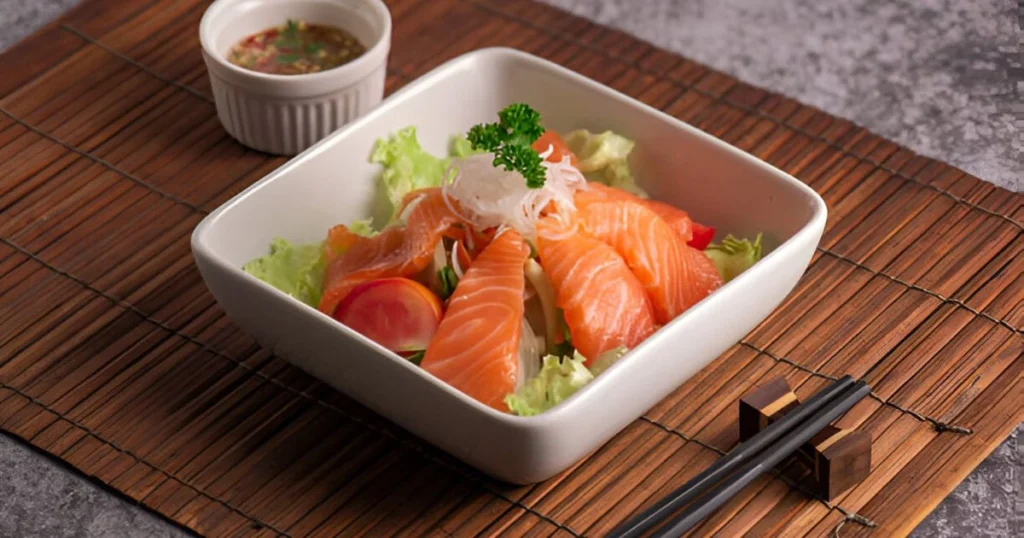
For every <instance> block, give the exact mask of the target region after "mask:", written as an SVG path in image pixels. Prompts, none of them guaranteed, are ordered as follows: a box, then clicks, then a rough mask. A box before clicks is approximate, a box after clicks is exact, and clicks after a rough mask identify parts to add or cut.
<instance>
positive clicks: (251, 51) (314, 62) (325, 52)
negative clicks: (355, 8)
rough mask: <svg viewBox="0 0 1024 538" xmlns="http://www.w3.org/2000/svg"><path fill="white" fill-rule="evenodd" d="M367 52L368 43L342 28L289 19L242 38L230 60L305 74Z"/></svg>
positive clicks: (271, 70) (255, 68)
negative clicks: (363, 42)
mask: <svg viewBox="0 0 1024 538" xmlns="http://www.w3.org/2000/svg"><path fill="white" fill-rule="evenodd" d="M364 52H366V47H365V46H364V45H363V44H362V43H360V42H359V40H358V39H356V38H355V37H353V36H352V34H349V33H348V32H346V31H345V30H342V29H341V28H337V27H334V26H327V25H323V24H307V23H306V22H304V21H296V20H293V19H288V22H287V23H285V24H283V25H281V26H277V27H275V28H268V29H266V30H264V31H262V32H259V33H256V34H253V35H251V36H249V37H246V38H245V39H243V40H241V41H239V42H238V44H237V45H235V46H234V47H232V49H231V53H230V54H229V55H228V61H229V62H231V63H233V64H235V65H237V66H239V67H244V68H245V69H249V70H251V71H258V72H260V73H269V74H273V75H302V74H306V73H317V72H320V71H326V70H328V69H334V68H335V67H338V66H341V65H344V64H346V63H348V62H351V61H352V60H354V59H356V58H358V57H359V56H361V55H362V54H363V53H364Z"/></svg>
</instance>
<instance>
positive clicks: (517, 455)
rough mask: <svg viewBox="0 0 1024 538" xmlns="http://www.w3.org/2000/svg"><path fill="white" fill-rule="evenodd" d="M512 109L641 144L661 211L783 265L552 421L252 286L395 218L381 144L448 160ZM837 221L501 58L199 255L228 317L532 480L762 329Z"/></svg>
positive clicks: (445, 75)
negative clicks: (749, 240)
mask: <svg viewBox="0 0 1024 538" xmlns="http://www.w3.org/2000/svg"><path fill="white" fill-rule="evenodd" d="M512 102H525V103H529V104H530V105H531V106H533V107H535V108H536V109H537V110H538V111H540V113H541V115H542V118H543V121H544V124H545V126H546V127H548V128H550V129H555V130H557V131H562V132H564V131H567V130H570V129H575V128H588V129H590V130H592V131H593V130H605V129H611V130H613V131H616V132H618V133H621V134H623V135H626V136H628V137H630V138H632V139H635V140H636V142H637V144H636V149H635V150H634V153H633V155H632V156H631V162H632V164H633V167H634V170H635V173H636V174H637V176H638V177H639V178H641V184H642V185H643V186H644V187H645V188H647V189H648V191H649V192H650V193H651V194H652V197H654V198H657V199H661V200H665V201H668V202H671V203H673V204H675V205H678V206H679V207H682V208H684V209H686V210H687V211H689V212H690V213H691V214H692V215H693V216H694V217H695V218H696V220H698V221H700V222H702V223H707V224H709V225H712V226H715V227H716V228H717V229H718V230H719V231H720V233H733V234H737V235H740V236H747V237H750V236H753V235H754V234H756V233H757V232H763V233H764V236H765V239H766V246H767V247H768V249H769V250H770V253H768V254H767V255H766V256H765V257H764V259H763V260H762V261H761V262H759V263H758V264H756V265H755V266H754V267H753V268H751V269H750V270H748V271H747V272H745V273H744V274H742V275H741V276H740V277H739V278H736V279H735V280H733V281H732V282H730V283H728V284H727V285H725V286H723V287H722V288H721V289H720V290H718V291H716V292H715V293H714V294H712V295H711V296H709V297H708V298H707V299H705V300H704V301H702V302H701V303H699V304H697V305H696V306H694V307H693V308H691V309H690V310H689V311H687V312H686V313H684V314H683V315H681V316H680V317H678V318H677V319H675V320H674V321H673V322H672V323H670V324H668V325H666V326H665V327H663V328H662V329H661V330H659V331H658V332H657V333H655V334H654V335H653V336H652V337H651V338H649V339H648V340H647V341H645V342H644V343H643V344H641V345H640V346H638V347H636V348H635V349H634V350H632V352H631V353H630V354H629V355H628V356H627V357H626V358H625V359H623V360H621V361H620V362H618V363H617V364H615V365H614V366H613V367H612V368H610V369H609V370H608V371H606V372H605V373H604V374H603V375H601V376H599V377H598V378H597V379H596V380H595V381H594V382H592V383H591V384H590V385H588V386H587V387H585V388H584V389H583V390H581V391H580V392H578V393H577V394H575V395H574V396H573V397H572V398H570V399H568V400H566V401H565V402H563V403H562V404H560V405H559V406H557V407H555V408H554V409H552V410H550V411H548V412H546V413H543V414H541V415H538V416H535V417H517V416H512V415H508V414H502V413H500V412H497V411H495V410H493V409H490V408H488V407H486V406H484V405H482V404H480V403H478V402H476V401H475V400H473V399H471V398H469V397H467V396H465V395H464V394H462V393H460V392H458V391H456V390H454V389H452V388H451V387H449V386H448V385H446V384H445V383H443V382H441V381H440V380H438V379H436V378H434V377H433V376H431V375H430V374H428V373H426V372H425V371H423V370H421V369H419V368H418V367H416V366H414V365H413V364H411V363H409V362H408V361H405V360H403V359H401V358H399V357H397V356H396V355H392V354H390V353H388V352H386V351H385V350H384V349H383V348H381V347H380V346H378V345H376V344H375V343H373V342H371V341H369V340H368V339H366V338H364V337H362V336H361V335H359V334H357V333H355V332H353V331H351V330H349V329H348V328H347V327H344V326H342V325H341V324H339V323H337V322H335V321H334V320H332V319H331V318H330V317H328V316H326V315H323V314H321V313H320V312H318V311H317V310H315V309H313V308H309V307H307V306H306V305H304V304H301V303H299V302H298V301H296V300H293V299H292V298H291V297H288V296H287V295H285V294H283V293H281V292H279V291H277V290H275V289H274V288H272V287H270V286H268V285H266V284H264V283H262V282H260V281H258V280H256V279H255V278H252V277H250V276H249V275H247V274H245V273H243V272H242V270H241V267H242V265H243V264H244V263H245V262H247V261H249V260H250V259H252V258H255V257H257V256H261V255H263V254H265V253H266V251H267V246H268V244H269V243H270V240H271V239H272V238H273V237H275V236H280V237H284V238H286V239H288V240H290V241H300V242H307V241H319V240H322V239H323V237H324V234H325V232H326V231H327V229H328V228H329V227H330V226H333V225H335V224H338V223H346V222H349V221H351V220H352V219H356V218H365V217H367V216H370V215H373V214H375V213H379V212H380V211H381V210H380V209H377V210H375V209H374V208H375V207H381V205H382V204H380V203H379V202H380V200H378V196H379V195H378V194H377V189H376V185H375V182H376V178H377V176H378V174H379V172H380V170H379V168H378V167H377V166H376V165H371V164H369V163H368V162H367V157H368V156H369V153H370V151H371V148H372V147H373V144H374V141H375V140H376V139H377V138H379V137H383V136H386V135H388V134H389V133H392V132H394V131H397V130H398V129H400V128H402V127H405V126H408V125H415V126H416V127H417V129H418V134H419V137H420V140H421V142H422V143H423V145H424V147H425V148H427V149H428V150H431V151H433V152H435V153H436V154H443V153H444V152H445V151H446V149H447V146H448V141H449V139H450V137H451V136H452V135H453V134H455V133H460V132H465V131H466V130H467V129H468V128H469V127H470V126H472V125H474V124H476V123H479V122H484V121H493V120H494V117H495V114H496V113H497V111H498V110H500V109H501V108H503V107H504V106H506V105H508V104H509V103H512ZM385 209H386V206H385ZM385 214H386V213H385ZM825 215H826V209H825V204H824V202H823V201H822V200H821V198H820V197H819V196H818V195H817V194H816V193H814V191H812V190H811V189H809V188H808V187H806V186H805V185H803V184H802V183H800V182H799V181H797V180H796V179H794V178H792V177H790V176H788V175H786V174H784V173H783V172H781V171H779V170H777V169H775V168H773V167H771V166H769V165H767V164H765V163H764V162H762V161H760V160H758V159H756V158H754V157H752V156H749V155H747V154H746V153H743V152H741V151H739V150H737V149H735V148H733V147H732V146H729V145H727V144H725V143H723V142H721V141H719V140H717V139H715V138H713V137H711V136H708V135H706V134H704V133H703V132H701V131H699V130H697V129H695V128H693V127H691V126H689V125H686V124H684V123H682V122H680V121H678V120H676V119H674V118H672V117H670V116H668V115H666V114H664V113H662V112H659V111H657V110H655V109H653V108H651V107H649V106H646V105H644V104H642V103H640V102H638V101H636V100H634V99H632V98H630V97H627V96H625V95H623V94H621V93H618V92H616V91H614V90H612V89H610V88H608V87H606V86H603V85H601V84H598V83H596V82H594V81H592V80H590V79H587V78H585V77H583V76H580V75H578V74H576V73H573V72H571V71H569V70H567V69H564V68H562V67H559V66H557V65H555V64H552V63H550V62H547V61H545V60H542V59H539V58H536V57H534V56H531V55H528V54H525V53H522V52H518V51H514V50H510V49H484V50H479V51H475V52H472V53H469V54H466V55H464V56H461V57H459V58H456V59H454V60H451V61H449V62H448V63H446V64H444V65H442V66H440V67H438V68H437V69H435V70H433V71H431V72H430V73H429V74H427V75H425V76H423V77H422V78H420V79H419V80H417V81H415V82H413V83H411V84H409V85H408V86H407V87H406V88H404V89H402V90H401V91H399V92H397V93H396V94H394V95H393V96H391V97H390V98H388V99H387V100H386V101H385V102H383V103H382V104H381V105H380V106H379V107H378V108H377V109H375V110H374V111H372V112H371V113H369V114H368V115H366V116H365V117H363V118H361V119H359V120H357V121H356V122H354V123H352V124H350V125H348V126H346V127H344V128H342V129H341V130H339V131H337V132H335V133H334V134H332V135H330V136H329V137H327V138H326V139H324V140H323V141H321V142H320V143H318V144H317V145H316V146H314V147H312V148H310V149H309V150H307V151H306V152H304V153H302V154H301V155H299V156H297V157H295V158H294V159H292V160H291V161H289V162H288V163H287V164H285V165H284V166H282V167H281V168H279V169H278V170H276V171H274V172H273V173H271V174H270V175H269V176H267V177H266V178H264V179H262V180H261V181H259V182H258V183H256V184H255V185H253V186H251V187H250V188H248V189H247V190H245V191H244V192H242V193H241V194H239V195H238V196H236V197H234V198H233V199H231V200H230V201H228V202H227V203H225V204H224V205H223V206H221V207H220V208H219V209H217V210H216V211H215V212H214V213H213V214H211V215H210V216H208V217H207V218H206V219H204V220H203V222H202V223H200V224H199V226H198V227H197V228H196V230H195V232H194V234H193V236H192V249H193V252H194V254H195V258H196V263H197V264H198V266H199V269H200V271H201V273H202V275H203V278H204V279H205V281H206V283H207V285H208V286H209V288H210V290H211V291H212V292H213V295H214V296H215V297H216V298H217V300H218V301H219V302H220V304H221V306H223V308H224V310H225V311H226V312H227V314H228V315H229V316H230V317H231V318H232V319H233V320H234V321H235V322H236V323H238V324H239V325H240V326H242V327H243V328H244V329H245V330H247V331H248V332H250V333H251V334H253V335H254V336H255V337H256V338H257V340H258V341H259V342H260V343H261V344H262V345H264V346H266V347H268V348H271V349H272V350H273V351H274V352H275V353H277V354H279V355H280V356H282V357H284V358H286V359H288V360H289V361H290V362H292V363H293V364H295V365H297V366H298V367H300V368H302V369H303V370H305V371H307V372H309V373H310V374H312V375H314V376H316V377H317V378H319V379H321V380H323V381H325V382H327V383H329V384H330V385H331V386H333V387H335V388H336V389H338V390H340V391H342V392H344V393H345V394H348V395H349V396H351V397H353V398H355V399H356V400H358V401H359V402H362V403H363V404H364V405H366V406H367V407H369V408H371V409H373V410H374V411H376V412H378V413H380V414H381V415H384V416H385V417H388V418H389V419H391V420H392V421H394V422H395V423H397V424H399V425H401V426H403V427H405V428H406V429H408V430H411V431H412V432H414V433H415V434H416V435H418V436H420V437H422V438H423V439H425V440H427V441H429V442H431V443H433V444H434V445H436V446H438V447H440V448H442V449H443V450H445V451H447V452H449V453H451V454H453V455H454V456H456V457H458V458H460V459H462V460H463V461H465V462H467V463H468V464H470V465H472V466H474V467H476V468H478V469H480V470H482V471H484V472H485V473H487V474H490V475H492V476H494V477H497V478H499V479H502V480H506V481H509V482H514V483H520V484H525V483H532V482H537V481H540V480H544V479H546V478H549V477H551V476H553V475H554V474H556V473H558V472H560V471H562V470H564V469H566V468H567V467H569V466H571V465H572V464H574V463H575V462H577V461H579V460H580V459H581V458H583V457H584V456H586V455H587V454H588V453H590V452H592V451H593V450H595V449H596V448H598V447H599V446H601V445H602V444H603V443H605V442H606V441H607V440H608V439H610V438H611V437H612V436H614V435H615V434H616V433H617V432H618V431H620V430H621V429H622V428H624V427H625V426H626V425H627V424H629V423H630V422H631V421H633V420H635V419H637V418H638V417H639V416H640V415H641V414H642V413H644V412H645V411H646V410H648V409H649V408H650V407H652V406H653V405H654V404H656V403H657V402H658V401H659V400H661V399H662V398H664V397H665V396H666V395H668V394H669V393H670V392H671V391H673V390H674V389H675V388H677V387H679V385H680V384H682V383H683V382H684V381H686V380H687V379H688V378H689V377H690V376H692V375H693V374H694V373H696V372H697V371H698V370H700V369H701V368H703V367H704V366H706V365H707V364H708V363H710V362H711V361H712V360H714V359H715V358H716V357H717V356H718V355H719V354H721V353H722V352H724V351H725V350H726V349H727V348H728V347H729V346H731V345H732V344H734V343H736V342H737V341H738V340H740V339H741V338H742V337H743V336H744V335H745V334H746V333H747V332H749V331H750V330H751V329H752V328H753V327H755V326H756V325H757V324H758V323H759V322H760V321H762V320H763V319H764V318H765V317H766V316H767V315H768V314H769V312H771V310H772V309H774V308H775V307H776V306H778V304H779V303H780V302H781V301H782V299H783V298H784V297H785V296H786V295H787V294H788V293H789V292H790V291H791V290H792V289H793V287H794V286H795V284H796V282H797V280H798V279H799V278H800V276H801V274H802V273H803V272H804V270H805V269H806V268H807V264H808V263H809V260H810V258H811V255H812V254H813V252H814V249H815V246H816V245H817V244H818V240H819V239H820V237H821V234H822V230H823V228H824V225H825Z"/></svg>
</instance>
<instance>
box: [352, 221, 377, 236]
mask: <svg viewBox="0 0 1024 538" xmlns="http://www.w3.org/2000/svg"><path fill="white" fill-rule="evenodd" d="M348 231H350V232H352V233H354V234H356V235H361V236H363V237H373V236H375V235H377V234H379V233H380V232H379V231H377V230H374V229H373V219H372V218H371V219H357V220H354V221H352V223H351V224H349V225H348Z"/></svg>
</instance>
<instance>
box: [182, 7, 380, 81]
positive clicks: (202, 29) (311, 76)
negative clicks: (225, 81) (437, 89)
mask: <svg viewBox="0 0 1024 538" xmlns="http://www.w3.org/2000/svg"><path fill="white" fill-rule="evenodd" d="M251 1H252V0H216V1H215V2H213V3H212V4H210V7H208V8H206V12H205V13H203V18H202V19H201V20H200V22H199V43H200V45H201V46H202V49H203V53H204V54H205V56H206V57H207V59H208V61H209V62H213V63H214V64H215V65H216V66H217V68H218V69H219V70H221V72H220V73H216V74H215V73H212V72H211V75H214V76H218V77H220V78H225V77H228V78H229V79H230V80H229V81H230V82H232V83H234V84H244V85H245V89H246V90H252V89H255V88H264V87H266V85H267V84H270V85H273V87H274V89H275V91H274V92H273V93H282V94H290V95H294V96H296V97H298V96H306V95H310V94H312V95H317V94H324V93H329V92H330V91H332V90H331V89H327V88H334V89H338V88H344V87H347V86H351V85H352V84H354V83H356V82H357V81H358V80H360V79H363V78H365V77H366V75H368V74H369V73H371V72H372V71H373V70H374V69H376V68H377V67H379V66H380V64H381V63H383V62H384V61H386V58H387V54H388V52H389V51H390V48H391V11H390V10H389V9H388V7H387V5H385V4H384V2H383V0H356V1H358V2H362V3H363V4H365V5H367V6H370V8H372V9H373V12H374V13H375V14H376V16H377V17H378V18H379V19H380V21H381V22H382V23H383V27H384V30H383V32H382V33H381V36H380V38H378V39H377V41H376V42H374V44H373V45H372V46H370V47H367V49H366V52H364V53H363V54H362V55H361V56H359V57H358V58H356V59H355V60H352V61H351V62H348V63H347V64H344V65H341V66H338V67H335V68H333V69H328V70H326V71H320V72H317V73H306V74H302V75H274V74H270V73H261V72H259V71H251V70H249V69H244V68H241V67H239V66H237V65H235V64H233V63H231V62H229V61H227V59H226V58H225V57H224V54H223V52H221V51H218V50H217V49H216V47H215V46H214V43H215V42H216V39H215V37H216V36H214V35H212V32H213V30H212V29H211V28H210V27H211V25H212V24H213V21H214V20H216V18H217V17H218V16H220V15H221V14H222V12H224V11H225V10H229V9H231V8H233V7H234V6H235V5H237V4H240V3H242V2H251ZM300 1H301V0H300ZM267 3H269V2H267ZM317 3H320V4H325V5H330V4H331V2H330V1H329V0H321V1H319V2H317ZM317 88H323V89H322V90H318V89H317ZM258 93H266V92H258Z"/></svg>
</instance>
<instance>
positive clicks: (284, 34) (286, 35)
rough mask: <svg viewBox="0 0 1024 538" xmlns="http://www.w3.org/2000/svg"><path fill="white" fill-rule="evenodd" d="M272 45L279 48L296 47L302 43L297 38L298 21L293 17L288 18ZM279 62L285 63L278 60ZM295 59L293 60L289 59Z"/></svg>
mask: <svg viewBox="0 0 1024 538" xmlns="http://www.w3.org/2000/svg"><path fill="white" fill-rule="evenodd" d="M274 45H275V46H277V48H279V49H297V48H299V47H300V46H301V45H302V43H301V41H300V40H299V21H297V20H294V19H288V22H287V23H285V26H284V30H282V31H281V35H280V36H278V38H277V40H276V41H275V42H274ZM278 61H279V62H281V63H286V62H284V61H282V60H280V59H279V60H278ZM291 61H295V60H291Z"/></svg>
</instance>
